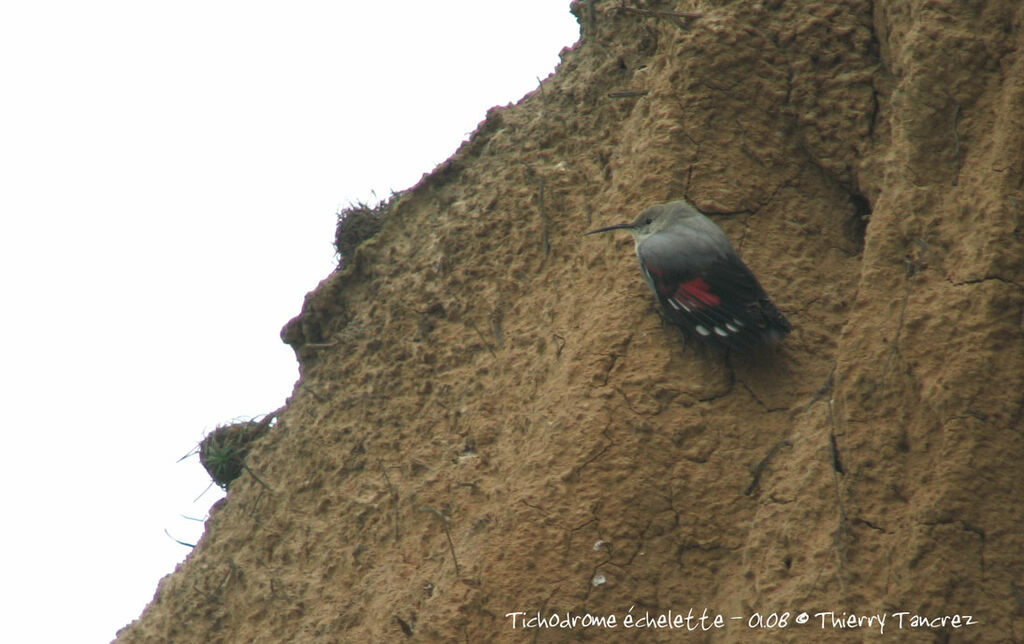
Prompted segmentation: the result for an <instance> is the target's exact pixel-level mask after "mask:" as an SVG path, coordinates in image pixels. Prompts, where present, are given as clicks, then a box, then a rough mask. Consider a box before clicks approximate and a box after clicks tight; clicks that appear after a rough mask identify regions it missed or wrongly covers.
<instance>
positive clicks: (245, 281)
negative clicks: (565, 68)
mask: <svg viewBox="0 0 1024 644" xmlns="http://www.w3.org/2000/svg"><path fill="white" fill-rule="evenodd" d="M577 37H578V29H577V26H576V22H575V20H574V19H573V17H572V16H571V15H570V14H569V0H520V1H518V2H512V3H509V2H483V1H480V0H440V1H438V2H423V1H422V0H391V1H390V2H352V1H347V2H346V1H336V2H304V1H301V0H299V1H294V2H288V3H284V2H276V3H270V2H259V1H249V2H235V1H232V2H217V1H215V0H206V1H203V2H197V1H192V0H177V1H175V2H161V3H156V2H145V1H141V0H130V1H124V2H114V1H111V0H97V1H93V2H81V1H77V2H71V1H67V0H63V1H45V0H37V1H34V2H28V1H26V2H8V3H3V5H2V6H0V289H2V290H0V295H2V297H3V302H4V306H3V313H2V315H0V338H2V342H3V344H2V347H3V348H2V359H0V408H2V410H3V416H2V418H3V421H4V430H3V435H4V441H3V448H4V452H5V458H4V463H3V466H2V467H0V494H2V497H0V498H2V501H3V508H2V516H3V517H4V521H3V524H4V525H3V527H2V528H0V641H5V642H19V643H23V642H99V641H108V640H110V639H111V638H113V636H114V633H115V631H116V630H117V629H118V628H120V627H121V626H123V625H124V624H126V623H128V622H129V621H131V620H132V619H134V618H135V617H137V616H138V615H139V613H140V612H141V610H142V608H143V607H144V606H145V605H146V604H147V603H148V602H149V600H150V599H151V598H152V596H153V592H154V591H155V590H156V584H157V581H158V580H159V579H160V578H161V577H162V576H163V575H165V574H167V573H169V572H171V571H172V570H173V569H174V566H175V564H177V563H178V562H179V561H181V560H182V559H184V557H185V556H186V555H187V554H188V549H187V548H185V547H183V546H180V545H178V544H177V543H175V542H174V541H172V540H171V539H169V538H168V537H167V536H166V535H165V534H164V530H165V529H167V530H168V531H170V533H171V534H173V535H174V536H175V537H177V538H179V539H182V540H184V541H190V542H194V541H195V540H196V539H198V538H199V536H200V534H201V531H202V524H200V523H196V522H193V521H188V520H186V519H184V518H182V516H181V515H183V514H184V515H190V516H197V517H204V516H205V512H206V510H207V508H208V507H209V506H210V505H211V504H212V503H213V502H215V501H216V500H217V499H218V498H219V496H220V495H219V494H218V493H217V492H218V490H216V488H215V489H213V490H211V491H209V492H207V493H206V494H205V495H204V496H203V497H202V498H201V499H200V500H199V502H198V503H195V504H193V499H194V498H195V497H196V496H197V495H199V494H200V493H201V492H202V491H203V490H204V488H205V487H206V485H207V484H208V482H209V480H208V478H207V477H206V474H205V472H204V471H203V469H202V467H201V466H200V464H199V461H198V459H197V458H195V457H193V458H190V459H188V460H186V461H184V462H182V463H176V461H177V459H178V458H179V457H181V456H183V455H184V454H185V453H187V452H188V451H189V450H190V449H191V448H193V447H194V446H195V444H196V443H197V442H198V441H199V440H200V439H201V438H202V436H203V434H204V432H207V431H210V430H212V429H213V428H214V427H215V426H216V425H217V424H219V423H223V422H227V421H230V420H232V419H233V418H236V417H240V416H253V415H257V414H263V413H266V412H269V411H272V410H273V409H275V408H277V407H279V406H280V405H281V404H283V402H284V399H285V398H286V397H287V396H288V395H289V394H290V393H291V388H292V385H293V384H294V381H295V379H296V378H297V376H298V371H297V365H296V363H295V359H294V355H293V353H292V351H291V349H290V348H289V347H287V346H286V345H284V344H282V343H281V341H280V339H279V337H278V333H279V331H280V329H281V327H282V326H283V325H284V323H285V322H287V320H288V319H289V318H291V317H292V316H294V315H295V314H297V313H298V312H299V309H300V306H301V304H302V298H303V296H304V295H305V293H306V292H307V291H309V290H310V289H312V288H313V287H314V286H316V284H317V282H318V281H319V280H320V279H322V278H323V277H325V276H327V274H328V273H329V272H330V271H331V269H332V268H333V266H334V257H333V252H334V251H333V247H332V245H331V243H332V240H333V234H334V223H335V213H336V212H337V211H338V210H339V209H340V208H341V207H344V206H345V205H347V204H348V203H350V202H355V201H357V200H364V201H376V199H375V198H374V194H376V195H379V196H380V197H386V196H388V195H389V194H390V191H391V190H402V189H405V188H407V187H409V186H411V185H412V184H414V183H415V182H416V181H417V180H419V178H420V176H421V175H422V174H423V173H424V172H428V171H430V170H431V169H433V167H434V166H435V165H436V164H438V163H440V162H441V161H443V160H444V159H446V158H447V157H448V156H450V155H451V153H452V152H454V151H455V149H456V148H457V147H458V145H459V143H460V142H461V141H462V140H463V139H464V138H465V137H466V136H467V135H468V134H469V133H470V132H471V131H472V130H473V129H474V128H475V127H476V125H477V123H479V122H480V121H481V120H482V119H483V117H484V113H485V112H486V110H487V109H488V108H489V107H491V106H493V105H504V104H506V103H509V102H515V101H517V100H518V99H519V98H520V97H521V96H522V95H523V94H524V93H526V92H529V91H532V90H533V89H534V88H535V87H536V85H537V78H538V77H540V78H544V77H545V76H547V75H548V74H549V73H550V72H551V71H552V70H553V68H554V65H555V64H556V63H557V61H558V52H559V50H560V49H561V48H562V47H565V46H569V45H571V44H572V43H573V42H574V41H575V40H576V39H577Z"/></svg>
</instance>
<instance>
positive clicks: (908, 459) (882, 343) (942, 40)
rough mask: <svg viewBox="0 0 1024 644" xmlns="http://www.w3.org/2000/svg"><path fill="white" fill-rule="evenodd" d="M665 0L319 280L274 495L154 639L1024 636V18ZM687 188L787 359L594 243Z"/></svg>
mask: <svg viewBox="0 0 1024 644" xmlns="http://www.w3.org/2000/svg"><path fill="white" fill-rule="evenodd" d="M629 7H630V8H629V9H623V8H622V6H621V3H619V2H618V1H617V0H614V1H613V0H594V1H591V2H579V3H575V4H574V6H573V10H574V11H575V12H576V14H577V16H578V17H579V18H580V23H581V26H582V34H583V35H582V39H581V42H580V43H578V44H577V45H576V46H575V47H574V48H572V49H571V50H566V51H565V52H563V60H562V63H561V65H560V66H559V68H558V70H557V72H556V73H555V74H554V75H553V76H552V77H550V78H548V79H547V80H545V81H544V82H543V83H542V85H541V86H540V87H539V88H538V90H537V91H535V92H533V93H532V94H530V95H528V96H527V97H525V98H524V99H523V100H522V101H521V102H520V103H519V104H517V105H515V106H513V107H509V108H504V109H494V110H492V111H491V112H489V113H488V114H487V118H486V120H484V121H483V123H482V124H481V125H480V127H479V129H478V130H477V131H476V133H474V135H473V136H472V138H471V139H470V140H469V141H468V142H467V143H466V144H465V145H463V147H462V148H461V149H460V150H459V151H458V153H456V155H455V156H453V158H452V159H450V160H449V161H448V162H446V163H445V164H443V165H442V166H440V167H439V168H437V169H436V170H435V171H434V172H433V173H432V174H431V175H429V176H427V177H426V178H425V179H424V180H423V181H422V182H421V183H420V184H419V185H417V186H416V187H414V188H413V189H411V190H410V191H408V192H407V193H404V194H403V195H402V196H401V197H400V198H399V199H398V200H397V201H396V202H395V203H394V204H393V205H392V207H391V209H390V214H389V216H388V219H387V221H386V223H385V224H384V227H383V229H382V231H381V232H380V233H379V234H378V235H377V236H376V237H375V238H374V239H372V240H371V241H369V242H367V243H366V244H364V245H363V246H362V247H361V248H360V249H359V250H358V252H357V253H356V254H355V256H354V257H352V258H350V261H349V262H347V266H346V268H345V269H344V270H340V271H338V272H336V273H334V274H332V275H331V276H329V277H328V278H326V279H325V280H324V281H323V282H322V283H321V284H320V285H319V286H318V287H317V289H316V290H315V291H313V292H312V293H310V295H309V296H308V297H307V300H306V303H305V306H304V307H303V311H302V314H301V316H299V317H298V318H297V319H296V320H293V321H292V322H291V323H289V325H288V326H287V327H286V328H285V330H284V332H283V335H284V337H285V339H286V341H288V342H289V343H290V344H292V345H293V346H294V347H295V349H296V352H297V355H298V356H299V359H300V362H301V365H302V375H301V378H300V380H299V382H298V383H297V385H296V388H295V391H294V395H293V396H292V398H291V399H290V401H289V404H288V407H287V408H286V409H285V410H284V411H283V412H282V413H281V415H280V417H279V422H278V425H277V426H276V427H275V428H274V429H272V430H271V431H270V432H269V433H268V434H267V435H266V436H265V437H264V438H263V439H261V441H260V442H259V443H258V444H257V445H256V447H255V448H254V450H253V452H252V453H251V455H250V457H249V465H250V466H251V467H252V468H253V470H254V471H256V472H258V473H259V475H260V478H261V479H262V480H264V481H266V482H267V483H268V484H269V485H270V486H271V488H272V490H266V489H264V488H263V487H262V486H261V485H259V484H258V483H257V482H256V481H254V480H253V479H252V478H251V477H248V476H243V477H242V478H240V479H238V480H237V481H236V482H235V484H234V485H233V486H232V489H231V491H230V493H229V495H228V497H227V499H226V501H225V502H223V504H222V506H221V507H219V508H218V509H217V510H216V511H215V512H214V513H213V515H212V516H211V518H210V520H209V522H208V524H207V531H206V534H205V535H204V537H203V539H202V541H201V543H200V544H199V545H198V546H197V547H196V549H195V550H194V551H193V553H192V554H191V556H190V557H189V558H188V560H187V561H185V562H184V563H183V564H181V565H180V566H179V568H178V570H177V571H175V572H174V573H173V574H172V575H169V576H168V577H167V578H165V579H164V580H163V581H162V582H161V583H160V586H159V588H158V590H157V593H156V596H155V597H154V600H153V602H152V603H151V604H150V606H149V607H148V608H147V609H146V611H145V612H144V613H143V615H142V616H141V618H140V619H139V620H137V621H136V622H134V623H132V624H131V625H129V626H128V627H126V628H125V629H124V630H122V631H121V633H120V634H119V639H120V640H121V641H124V642H148V641H160V642H162V641H178V642H184V641H197V642H198V641H207V642H218V641H224V642H227V641H256V642H276V641H318V642H335V641H404V640H409V641H420V642H431V641H466V642H480V641H527V640H529V641H563V640H566V639H581V640H599V641H627V640H628V641H632V640H633V639H635V638H636V637H637V636H638V635H639V636H641V637H642V638H643V639H644V641H675V640H677V639H678V638H680V637H690V638H695V639H700V640H710V641H807V640H808V639H809V638H815V639H818V640H821V641H851V640H861V639H872V638H874V637H877V636H878V630H879V629H878V628H877V626H875V627H870V626H864V627H862V628H853V629H839V628H831V627H829V628H825V629H822V628H821V623H820V619H821V618H819V617H814V614H815V613H819V612H823V611H834V612H835V613H836V615H837V616H841V614H842V613H843V612H844V611H845V612H847V613H852V614H856V615H867V614H878V613H888V614H889V615H890V616H891V615H893V614H894V613H896V612H899V611H907V612H909V613H910V614H912V615H913V614H920V615H927V616H929V617H936V616H952V615H957V614H961V615H963V614H969V615H972V616H973V621H974V622H977V624H975V625H971V626H961V627H960V628H954V627H953V624H952V623H951V622H947V624H946V626H945V627H938V628H918V629H913V630H912V629H910V628H909V619H910V618H909V616H907V617H906V620H907V621H905V622H904V624H903V627H904V628H903V630H899V631H898V632H897V630H898V628H897V625H896V624H895V619H896V618H895V617H890V621H889V622H888V623H887V625H886V635H887V636H894V637H898V638H899V639H900V640H901V641H922V642H931V641H947V640H946V639H944V638H947V637H948V638H949V639H950V640H951V641H986V642H990V641H1011V640H1019V639H1022V638H1024V595H1022V593H1024V512H1022V511H1021V510H1022V501H1024V482H1022V477H1021V476H1020V475H1019V472H1020V466H1019V463H1020V462H1022V461H1024V439H1022V434H1021V430H1022V427H1021V420H1022V407H1024V393H1022V392H1024V332H1022V321H1024V287H1022V285H1024V275H1022V273H1024V270H1022V261H1024V260H1022V258H1024V248H1022V245H1024V243H1022V235H1024V230H1022V224H1021V217H1022V210H1024V51H1022V44H1024V29H1022V27H1024V24H1022V21H1024V5H1022V4H1021V3H1019V2H1016V1H1014V0H1002V1H1000V0H991V1H988V2H980V1H978V2H970V1H961V2H953V1H942V0H909V1H904V0H900V1H898V2H897V1H895V0H891V1H883V0H875V1H874V2H870V1H867V0H865V1H862V2H858V1H856V0H850V1H849V2H842V3H837V2H832V1H813V0H806V1H802V2H790V1H784V0H774V1H771V0H764V1H762V2H755V1H750V2H698V3H686V2H674V3H673V2H653V1H652V2H646V3H631V4H630V5H629ZM637 10H639V11H637ZM683 11H698V12H701V13H702V14H703V16H701V17H697V18H691V17H681V16H678V15H672V13H671V12H683ZM680 197H686V198H688V199H689V200H690V201H691V202H693V203H694V204H695V205H696V206H697V207H698V208H700V209H702V210H704V211H705V212H707V213H709V214H711V216H712V218H713V219H715V220H716V221H717V222H718V223H719V225H720V226H721V227H722V228H723V229H724V230H725V231H726V233H727V234H728V235H729V237H730V238H731V239H732V240H733V242H734V245H735V246H736V247H737V250H738V251H739V253H740V255H741V256H742V257H743V258H744V260H745V261H746V262H747V264H748V265H750V266H751V268H752V269H753V270H754V271H755V273H757V274H758V276H759V277H760V279H761V282H762V284H763V285H764V286H765V288H766V290H767V291H768V293H769V294H771V296H772V298H773V299H774V300H775V302H776V303H777V304H778V306H779V307H780V309H781V310H782V311H783V312H784V313H785V315H786V316H787V317H788V318H789V319H790V320H791V321H792V322H793V323H794V325H795V327H796V328H795V330H794V332H793V333H792V335H791V336H790V337H789V338H788V339H787V340H786V341H785V342H784V343H782V344H781V345H780V346H778V347H776V348H774V349H769V350H765V351H762V352H759V353H757V354H754V355H751V356H736V355H732V356H726V355H723V354H722V353H721V352H719V351H714V350H710V349H705V348H702V347H698V346H693V345H689V346H683V345H681V343H680V341H679V337H678V335H677V334H676V332H675V331H674V330H673V329H671V328H669V327H666V326H664V325H662V323H661V322H660V319H659V317H658V315H657V314H656V313H655V312H654V309H653V307H652V301H651V299H650V295H649V293H648V292H647V290H646V288H645V287H644V285H643V283H642V281H641V280H640V276H639V272H638V270H637V268H636V266H635V259H634V257H633V255H632V242H631V241H630V240H629V238H628V235H622V236H621V237H616V238H613V237H610V236H609V237H608V238H606V239H596V238H592V237H587V238H583V237H581V233H582V232H583V231H585V230H588V229H589V228H591V227H594V226H596V225H601V224H606V223H613V222H617V221H621V220H624V219H630V218H632V217H633V216H635V214H636V213H637V212H639V210H640V209H641V208H643V207H644V206H647V205H650V204H652V203H657V202H662V201H668V200H671V199H676V198H680ZM631 607H632V608H633V614H634V615H637V614H639V613H640V612H641V611H643V612H648V613H650V614H651V615H658V614H663V613H667V611H669V610H672V611H679V612H682V613H685V612H686V611H687V610H688V609H689V608H691V607H693V608H694V609H695V610H696V612H698V613H699V612H700V611H701V610H702V609H703V608H705V607H707V608H708V609H709V611H711V613H712V614H714V613H721V614H723V615H725V616H727V617H729V616H744V617H745V618H746V617H750V616H751V615H753V614H754V613H760V614H762V615H769V614H771V613H780V614H781V613H782V612H784V611H789V612H790V613H791V615H790V617H789V624H788V627H787V628H785V629H778V628H775V629H765V630H751V629H748V628H747V626H746V622H745V621H730V620H727V622H728V623H727V624H726V626H725V627H723V628H721V629H713V630H710V631H707V632H700V631H698V632H696V633H690V634H687V633H685V632H680V631H678V630H672V631H670V630H667V629H655V628H646V629H644V630H643V632H642V633H639V634H638V633H637V632H636V630H635V629H626V628H624V627H623V626H622V620H623V617H624V616H625V615H626V614H627V611H629V609H630V608H631ZM517 611H522V612H525V613H527V614H528V615H527V616H528V617H530V616H533V615H535V614H536V613H537V612H538V611H540V612H541V613H542V614H543V615H545V616H549V615H550V614H551V613H553V612H558V613H560V614H562V615H564V614H565V613H571V614H575V615H584V614H590V615H594V616H608V615H613V614H614V615H616V616H617V617H618V620H619V622H618V623H619V625H620V626H619V627H618V628H614V629H612V628H594V627H592V628H587V629H582V628H576V629H566V630H562V629H541V630H529V629H523V628H522V623H521V622H520V623H519V624H517V625H518V626H519V628H515V629H514V628H513V622H512V619H511V618H509V617H506V615H507V614H508V613H512V612H517ZM801 611H806V612H808V613H810V615H811V616H812V617H811V620H810V622H809V623H808V624H806V625H803V626H797V625H795V617H796V616H797V615H798V614H799V613H800V612H801Z"/></svg>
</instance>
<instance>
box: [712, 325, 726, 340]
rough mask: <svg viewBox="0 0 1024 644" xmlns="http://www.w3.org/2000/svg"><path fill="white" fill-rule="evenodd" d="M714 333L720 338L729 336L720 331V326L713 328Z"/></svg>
mask: <svg viewBox="0 0 1024 644" xmlns="http://www.w3.org/2000/svg"><path fill="white" fill-rule="evenodd" d="M715 333H717V334H718V335H720V336H722V337H723V338H724V337H725V336H727V335H729V332H728V331H724V330H722V327H720V326H716V327H715Z"/></svg>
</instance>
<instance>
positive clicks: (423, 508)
mask: <svg viewBox="0 0 1024 644" xmlns="http://www.w3.org/2000/svg"><path fill="white" fill-rule="evenodd" d="M420 511H421V512H430V513H432V514H433V515H434V516H436V517H437V518H438V519H439V520H440V521H441V527H442V528H444V534H445V536H446V537H448V547H449V548H450V549H451V551H452V561H453V562H455V576H456V577H462V572H461V571H460V570H459V560H458V559H457V558H456V557H455V542H454V541H452V533H451V531H450V530H448V517H446V516H445V515H444V513H442V512H441V511H440V510H438V509H437V508H432V507H430V506H429V505H421V506H420Z"/></svg>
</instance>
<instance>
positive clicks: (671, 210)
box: [584, 200, 718, 243]
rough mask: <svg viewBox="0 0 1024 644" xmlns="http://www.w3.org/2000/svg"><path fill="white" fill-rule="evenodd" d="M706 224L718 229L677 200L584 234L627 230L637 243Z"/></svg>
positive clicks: (704, 226)
mask: <svg viewBox="0 0 1024 644" xmlns="http://www.w3.org/2000/svg"><path fill="white" fill-rule="evenodd" d="M708 225H710V226H711V227H713V228H714V229H716V230H717V229H718V226H715V224H714V222H712V221H711V220H710V219H708V218H707V217H705V216H704V215H702V214H700V213H699V212H698V211H697V209H696V208H694V207H693V206H691V205H690V204H689V203H688V202H686V201H683V200H679V201H671V202H669V203H663V204H658V205H656V206H651V207H650V208H647V209H646V210H644V211H643V212H642V213H640V216H639V217H637V218H636V219H634V220H633V221H630V222H627V223H623V224H615V225H614V226H605V227H604V228H598V229H597V230H591V231H590V232H587V233H584V234H585V235H593V234H594V233H604V232H608V231H609V230H628V231H629V232H630V233H632V235H633V239H634V240H635V241H636V242H637V243H639V242H641V241H643V240H644V239H647V238H648V237H650V236H651V235H654V234H657V233H661V232H666V231H671V230H673V229H676V230H679V229H687V228H689V229H698V230H706V229H707V227H708Z"/></svg>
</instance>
